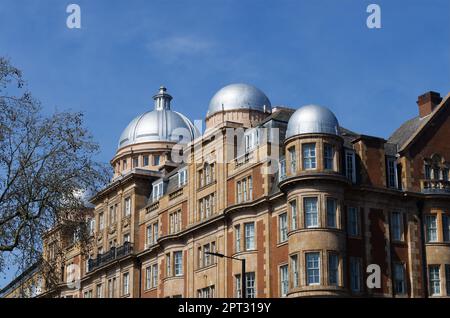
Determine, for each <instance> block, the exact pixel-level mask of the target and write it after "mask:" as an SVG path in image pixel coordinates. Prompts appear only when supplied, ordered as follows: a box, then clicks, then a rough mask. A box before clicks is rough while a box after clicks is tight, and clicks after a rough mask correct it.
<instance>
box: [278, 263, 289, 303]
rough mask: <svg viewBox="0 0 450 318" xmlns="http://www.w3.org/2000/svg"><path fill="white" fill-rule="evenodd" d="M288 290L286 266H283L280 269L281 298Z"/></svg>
mask: <svg viewBox="0 0 450 318" xmlns="http://www.w3.org/2000/svg"><path fill="white" fill-rule="evenodd" d="M288 288H289V275H288V266H287V265H284V266H281V267H280V291H281V296H282V297H284V296H286V295H287V293H288Z"/></svg>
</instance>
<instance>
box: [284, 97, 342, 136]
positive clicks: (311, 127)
mask: <svg viewBox="0 0 450 318" xmlns="http://www.w3.org/2000/svg"><path fill="white" fill-rule="evenodd" d="M312 133H321V134H331V135H338V134H339V122H338V120H337V118H336V116H335V115H334V114H333V112H332V111H331V110H329V109H328V108H326V107H323V106H319V105H306V106H303V107H300V108H299V109H297V110H296V111H295V112H294V113H293V114H292V116H291V118H290V119H289V122H288V126H287V131H286V138H289V137H292V136H296V135H301V134H312Z"/></svg>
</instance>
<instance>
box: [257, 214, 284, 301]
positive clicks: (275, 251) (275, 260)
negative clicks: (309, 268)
mask: <svg viewBox="0 0 450 318" xmlns="http://www.w3.org/2000/svg"><path fill="white" fill-rule="evenodd" d="M277 217H278V216H276V215H274V216H272V217H271V218H270V225H269V228H270V273H271V275H270V290H271V293H270V295H267V296H268V297H280V291H279V289H280V287H279V285H280V282H279V279H280V278H279V270H278V267H279V266H280V265H281V264H283V263H286V262H287V260H288V254H289V249H288V245H287V244H284V245H281V246H279V247H278V246H277V245H278V222H277ZM258 266H259V265H258Z"/></svg>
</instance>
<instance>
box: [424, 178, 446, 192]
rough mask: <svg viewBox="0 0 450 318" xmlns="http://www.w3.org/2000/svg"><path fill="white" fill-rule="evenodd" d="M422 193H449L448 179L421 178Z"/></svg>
mask: <svg viewBox="0 0 450 318" xmlns="http://www.w3.org/2000/svg"><path fill="white" fill-rule="evenodd" d="M420 183H421V187H422V192H423V193H430V194H432V193H436V194H438V193H439V194H442V193H444V194H450V181H445V180H421V182H420Z"/></svg>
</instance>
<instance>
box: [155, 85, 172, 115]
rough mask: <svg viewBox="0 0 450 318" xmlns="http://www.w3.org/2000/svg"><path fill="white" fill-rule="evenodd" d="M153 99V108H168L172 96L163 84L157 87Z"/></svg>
mask: <svg viewBox="0 0 450 318" xmlns="http://www.w3.org/2000/svg"><path fill="white" fill-rule="evenodd" d="M153 99H154V100H155V110H164V109H170V101H171V100H172V96H170V95H169V94H168V93H167V88H166V87H165V86H164V85H161V86H160V87H159V91H158V93H157V94H156V95H155V96H153Z"/></svg>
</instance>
